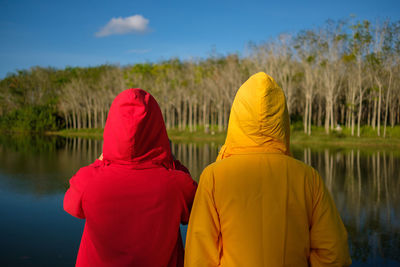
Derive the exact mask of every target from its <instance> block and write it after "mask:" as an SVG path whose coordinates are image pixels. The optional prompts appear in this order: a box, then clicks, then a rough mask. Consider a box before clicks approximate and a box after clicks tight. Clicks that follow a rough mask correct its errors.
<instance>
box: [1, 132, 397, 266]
mask: <svg viewBox="0 0 400 267" xmlns="http://www.w3.org/2000/svg"><path fill="white" fill-rule="evenodd" d="M220 146H221V144H218V143H175V144H173V145H172V152H173V153H174V155H175V157H176V158H177V159H179V160H180V161H181V162H182V163H183V164H184V165H186V166H187V167H188V168H189V170H190V172H191V174H192V176H193V178H194V179H195V180H197V181H198V179H199V176H200V174H201V172H202V170H203V169H204V167H206V166H207V165H208V164H210V163H212V162H214V161H215V159H216V157H217V154H218V150H219V148H220ZM101 151H102V141H101V140H93V139H84V138H60V137H38V136H23V137H15V136H14V137H7V136H1V137H0V185H1V187H2V189H3V190H7V191H8V192H12V191H14V192H18V193H24V194H34V195H38V196H41V195H50V194H63V192H64V191H65V189H66V186H67V184H68V179H69V178H70V177H71V176H72V175H73V174H74V173H75V172H76V171H77V170H78V169H79V168H80V167H82V166H84V165H87V164H89V163H91V162H93V161H94V160H95V159H96V158H97V157H98V156H99V155H100V154H101ZM292 152H293V155H294V157H296V158H297V159H299V160H301V161H304V162H305V163H307V164H310V165H311V166H313V167H314V168H316V169H317V170H318V171H319V173H320V174H321V176H322V177H323V179H324V181H325V184H326V186H327V188H328V190H329V191H330V192H331V193H332V195H333V198H334V199H335V202H336V205H337V208H338V209H339V211H340V214H341V216H342V218H343V221H344V223H345V225H346V228H347V230H348V232H349V242H350V248H351V254H352V258H353V261H354V263H355V264H354V265H357V264H360V265H361V266H363V265H365V264H368V265H374V264H379V265H382V264H388V265H397V264H400V203H399V202H400V196H399V195H400V153H399V152H398V151H395V150H375V151H364V150H360V149H346V150H337V149H336V150H335V149H328V148H325V149H324V148H322V149H321V148H318V149H314V148H310V147H300V146H294V147H292Z"/></svg>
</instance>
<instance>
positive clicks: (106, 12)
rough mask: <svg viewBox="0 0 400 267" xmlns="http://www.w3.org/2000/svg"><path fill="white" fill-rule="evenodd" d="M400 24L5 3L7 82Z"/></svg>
mask: <svg viewBox="0 0 400 267" xmlns="http://www.w3.org/2000/svg"><path fill="white" fill-rule="evenodd" d="M350 14H355V15H356V18H357V19H360V20H362V19H369V20H375V19H377V18H380V19H386V18H389V19H391V20H392V21H397V20H399V19H400V1H395V0H392V1H389V0H380V1H376V0H364V1H361V0H357V1H352V0H347V1H342V0H337V1H324V0H319V1H294V0H293V1H284V0H282V1H251V0H242V1H219V0H214V1H208V0H202V1H189V0H186V1H152V0H145V1H118V0H114V1H111V0H97V1H84V0H81V1H75V0H70V1H55V0H51V1H50V0H49V1H48V0H36V1H34V0H31V1H21V0H0V36H1V42H0V78H4V77H5V76H6V74H7V73H10V72H14V71H15V70H17V69H27V68H30V67H31V66H36V65H39V66H44V67H46V66H52V67H57V68H63V67H65V66H95V65H99V64H105V63H109V64H116V63H119V64H121V65H126V64H134V63H139V62H158V61H160V60H166V59H169V58H172V57H178V58H180V59H189V58H204V57H207V56H208V55H210V54H211V52H212V51H214V50H215V51H216V52H217V53H218V54H222V55H225V54H228V53H239V54H243V53H244V52H245V47H246V45H247V44H248V43H249V42H250V41H252V42H256V43H258V42H262V41H263V40H267V39H269V38H273V37H275V36H277V35H278V34H280V33H295V32H297V31H299V30H302V29H308V28H313V27H317V26H322V25H323V24H324V22H325V21H326V20H327V19H335V20H337V19H343V18H348V17H349V15H350Z"/></svg>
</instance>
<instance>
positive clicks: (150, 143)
mask: <svg viewBox="0 0 400 267" xmlns="http://www.w3.org/2000/svg"><path fill="white" fill-rule="evenodd" d="M103 138H104V145H103V158H104V161H105V162H110V163H117V164H124V165H127V164H129V165H132V164H134V165H136V164H141V165H144V166H147V165H148V166H152V165H161V166H164V167H167V168H173V167H172V166H173V159H172V156H171V149H170V145H169V140H168V135H167V131H166V129H165V124H164V119H163V117H162V114H161V110H160V107H159V106H158V104H157V101H156V100H155V99H154V97H153V96H152V95H150V94H149V93H147V92H146V91H144V90H142V89H128V90H125V91H123V92H122V93H120V94H119V95H118V96H117V97H116V98H115V99H114V101H113V103H112V105H111V108H110V111H109V113H108V117H107V122H106V126H105V128H104V134H103Z"/></svg>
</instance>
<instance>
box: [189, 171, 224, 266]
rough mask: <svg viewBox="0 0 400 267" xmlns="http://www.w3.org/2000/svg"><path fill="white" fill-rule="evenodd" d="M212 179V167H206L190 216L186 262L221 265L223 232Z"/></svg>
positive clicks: (201, 264) (196, 264) (199, 264)
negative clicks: (221, 231)
mask: <svg viewBox="0 0 400 267" xmlns="http://www.w3.org/2000/svg"><path fill="white" fill-rule="evenodd" d="M213 181H214V178H213V175H212V170H211V169H210V168H206V169H205V170H204V171H203V173H202V175H201V176H200V183H199V187H198V189H197V192H196V197H195V199H194V203H193V209H192V214H191V216H190V220H189V227H188V231H187V235H186V249H185V266H190V267H192V266H219V262H220V252H221V242H220V241H221V233H220V222H219V216H218V212H217V208H216V206H215V202H214V196H213V192H214V189H213V188H214V183H213Z"/></svg>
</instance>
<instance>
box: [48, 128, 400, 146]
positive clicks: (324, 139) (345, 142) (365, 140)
mask: <svg viewBox="0 0 400 267" xmlns="http://www.w3.org/2000/svg"><path fill="white" fill-rule="evenodd" d="M167 132H168V136H169V137H170V139H171V140H172V141H174V142H178V143H180V142H183V143H187V142H196V143H204V142H206V143H207V142H217V143H221V144H222V143H224V141H225V137H226V132H213V133H214V134H212V133H209V134H206V133H204V132H203V131H197V132H189V131H179V130H176V129H173V130H168V131H167ZM45 135H56V136H62V137H81V138H92V139H102V138H103V129H90V130H89V129H83V130H62V131H51V132H45ZM290 144H291V145H308V146H323V147H335V148H358V147H363V148H385V149H400V137H397V136H396V137H386V138H383V137H379V136H361V137H355V136H349V135H345V134H340V135H338V134H335V133H331V134H329V135H326V134H325V133H323V132H321V131H316V132H315V133H313V134H312V135H310V136H308V135H306V134H304V133H303V132H301V131H292V133H291V141H290Z"/></svg>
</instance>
